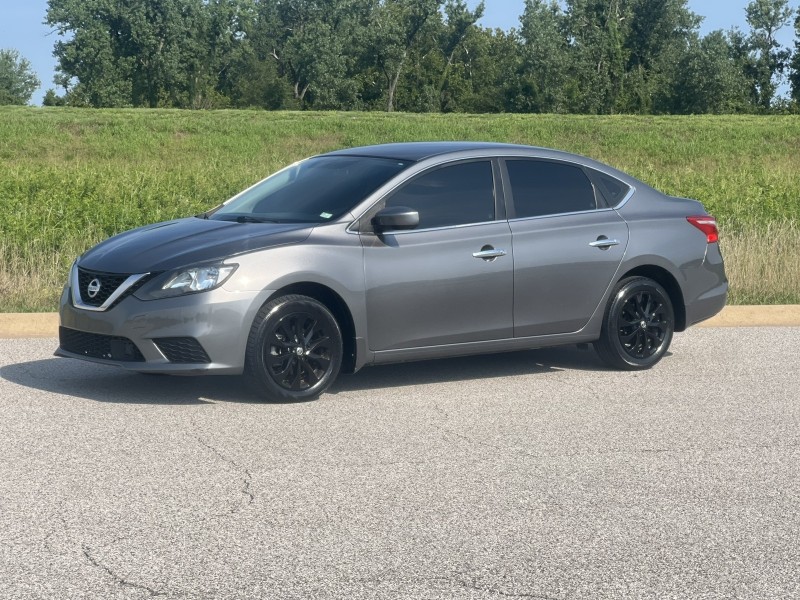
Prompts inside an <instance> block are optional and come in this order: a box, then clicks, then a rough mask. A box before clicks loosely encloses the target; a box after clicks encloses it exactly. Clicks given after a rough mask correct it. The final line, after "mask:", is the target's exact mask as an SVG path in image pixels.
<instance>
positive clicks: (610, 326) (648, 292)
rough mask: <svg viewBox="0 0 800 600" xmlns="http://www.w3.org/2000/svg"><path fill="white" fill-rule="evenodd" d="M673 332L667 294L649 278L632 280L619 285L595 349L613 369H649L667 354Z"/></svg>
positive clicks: (609, 302) (612, 297)
mask: <svg viewBox="0 0 800 600" xmlns="http://www.w3.org/2000/svg"><path fill="white" fill-rule="evenodd" d="M674 331H675V314H674V311H673V308H672V302H671V301H670V299H669V295H668V294H667V292H666V290H664V288H663V287H661V286H660V285H659V284H658V283H656V282H655V281H653V280H652V279H649V278H647V277H629V278H627V279H623V280H622V281H620V282H619V284H617V287H616V289H615V290H614V294H613V295H612V296H611V298H610V299H609V301H608V306H606V312H605V316H604V318H603V327H602V330H601V332H600V339H599V340H597V341H596V342H595V343H594V347H595V349H596V350H597V353H598V354H599V355H600V358H601V359H602V360H603V362H605V363H606V364H607V365H609V366H610V367H614V368H616V369H624V370H627V371H636V370H640V369H648V368H650V367H652V366H653V365H654V364H656V363H657V362H658V361H659V360H661V358H662V357H663V356H664V354H666V352H667V349H668V348H669V344H670V342H671V341H672V334H673V332H674Z"/></svg>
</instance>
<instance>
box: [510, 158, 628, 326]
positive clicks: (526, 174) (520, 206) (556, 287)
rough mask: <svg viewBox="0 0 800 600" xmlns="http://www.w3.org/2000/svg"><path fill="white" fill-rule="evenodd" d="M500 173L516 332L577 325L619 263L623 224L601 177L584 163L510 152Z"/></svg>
mask: <svg viewBox="0 0 800 600" xmlns="http://www.w3.org/2000/svg"><path fill="white" fill-rule="evenodd" d="M503 176H504V182H505V184H506V188H507V197H509V198H510V205H509V209H508V210H509V224H510V227H511V232H512V235H513V249H514V263H515V268H514V336H515V337H527V336H538V335H551V334H560V333H570V332H574V331H578V330H580V329H581V328H582V327H583V326H584V325H586V323H587V322H588V321H589V318H590V317H591V316H592V314H593V313H594V311H595V309H597V308H598V306H599V304H600V301H601V300H602V298H603V295H604V293H605V291H606V289H607V288H608V286H609V285H610V284H611V282H612V280H613V279H614V276H615V274H616V272H617V269H618V267H619V265H620V263H621V262H622V258H623V255H624V254H625V248H626V246H627V243H628V226H627V223H626V222H625V221H624V220H623V219H622V218H621V217H620V216H619V215H618V214H617V212H616V211H615V210H613V209H611V208H609V207H607V206H606V204H605V201H604V198H603V195H602V194H601V193H600V191H598V189H597V188H596V185H595V183H593V181H597V182H598V184H601V182H600V180H597V179H594V178H595V176H600V174H599V173H595V172H592V171H590V170H588V169H586V168H584V167H582V166H581V165H578V164H572V163H566V162H560V161H550V160H533V159H507V160H505V161H504V171H503ZM590 176H591V177H592V179H590ZM602 177H606V176H605V175H603V176H602ZM614 182H615V185H618V186H624V189H625V191H626V192H627V190H629V189H630V188H629V187H628V186H627V185H626V184H624V183H622V182H618V181H616V180H614ZM609 183H610V182H609ZM617 191H618V192H619V190H617ZM623 195H624V194H623Z"/></svg>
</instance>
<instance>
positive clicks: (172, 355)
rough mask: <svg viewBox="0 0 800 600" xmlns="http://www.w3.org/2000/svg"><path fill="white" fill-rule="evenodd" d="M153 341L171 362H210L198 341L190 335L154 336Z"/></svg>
mask: <svg viewBox="0 0 800 600" xmlns="http://www.w3.org/2000/svg"><path fill="white" fill-rule="evenodd" d="M153 343H154V344H155V345H156V346H158V349H159V350H161V352H162V354H163V355H164V356H166V357H167V360H168V361H169V362H172V363H183V364H208V363H210V362H211V359H210V358H209V357H208V354H206V351H205V350H203V347H202V346H201V345H200V342H198V341H197V340H196V339H194V338H191V337H170V338H154V339H153Z"/></svg>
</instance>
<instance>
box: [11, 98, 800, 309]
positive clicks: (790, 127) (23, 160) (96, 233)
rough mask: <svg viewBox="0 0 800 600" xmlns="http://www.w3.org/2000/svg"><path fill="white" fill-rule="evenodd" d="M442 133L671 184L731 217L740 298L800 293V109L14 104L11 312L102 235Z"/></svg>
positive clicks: (39, 300)
mask: <svg viewBox="0 0 800 600" xmlns="http://www.w3.org/2000/svg"><path fill="white" fill-rule="evenodd" d="M437 139H446V140H494V141H506V142H515V143H522V144H532V145H538V146H548V147H554V148H560V149H563V150H568V151H571V152H577V153H579V154H584V155H587V156H591V157H593V158H596V159H598V160H601V161H603V162H606V163H608V164H611V165H613V166H615V167H618V168H620V169H622V170H624V171H627V172H629V173H631V174H632V175H634V176H636V177H638V178H640V179H642V180H643V181H645V182H647V183H649V184H650V185H653V186H654V187H656V188H658V189H660V190H662V191H664V192H666V193H669V194H672V195H678V196H685V197H691V198H697V199H699V200H701V201H702V202H703V203H704V204H705V206H706V208H707V209H708V210H709V211H710V212H711V213H712V214H715V215H716V216H717V217H718V219H719V221H720V224H721V226H722V236H723V237H722V239H723V252H724V254H725V257H726V266H727V269H728V273H729V275H730V278H731V284H732V296H731V298H732V300H733V301H735V302H800V278H798V274H797V270H796V266H795V267H794V268H793V265H795V263H796V262H797V261H796V260H795V257H798V256H800V255H798V249H799V248H800V247H799V245H798V244H799V242H798V238H799V237H800V233H798V223H800V152H798V149H800V117H797V116H786V117H783V116H763V117H762V116H758V117H757V116H745V117H732V116H725V117H709V116H702V117H631V116H613V117H589V116H560V115H413V114H384V113H301V112H277V113H270V112H261V111H217V112H190V111H172V110H81V109H63V108H57V109H56V108H54V109H42V108H27V107H20V108H6V107H3V108H0V211H1V212H0V259H2V264H1V265H0V311H11V310H15V311H16V310H19V311H32V310H52V309H54V307H55V306H56V302H57V297H58V294H59V291H60V288H61V285H62V282H63V280H64V279H65V277H66V273H67V270H68V268H69V265H70V264H71V262H72V260H73V259H74V257H75V256H76V255H77V254H79V253H80V252H82V251H83V250H84V249H86V248H88V247H89V246H91V245H92V244H94V243H96V242H97V241H99V240H101V239H103V238H105V237H107V236H109V235H112V234H114V233H117V232H119V231H123V230H125V229H129V228H131V227H135V226H137V225H141V224H144V223H148V222H155V221H159V220H165V219H170V218H174V217H177V216H185V215H190V214H194V213H197V212H200V211H202V210H205V209H207V208H209V207H211V206H213V205H215V204H217V203H218V202H220V201H221V200H223V199H225V198H227V197H229V196H231V195H232V194H233V193H235V192H237V191H239V190H240V189H242V188H244V187H245V186H247V185H249V184H251V183H253V182H254V181H256V180H258V179H260V178H262V177H264V176H265V175H267V174H269V173H270V172H272V171H274V170H276V169H277V168H279V167H281V166H283V165H285V164H287V163H289V162H291V161H294V160H296V159H299V158H302V157H304V156H308V155H311V154H315V153H318V152H324V151H327V150H333V149H336V148H342V147H347V146H355V145H363V144H374V143H382V142H391V141H410V140H437ZM776 228H777V229H776ZM777 230H779V231H780V235H779V236H778V235H775V232H776V231H777ZM777 238H780V241H776V240H777ZM776 243H778V244H779V245H778V246H777V247H776V246H775V244H776ZM776 252H777V256H779V257H782V258H777V257H776ZM756 274H757V276H758V285H755V283H754V281H753V279H752V278H753V277H755V276H756Z"/></svg>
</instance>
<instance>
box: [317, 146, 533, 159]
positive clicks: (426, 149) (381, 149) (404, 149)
mask: <svg viewBox="0 0 800 600" xmlns="http://www.w3.org/2000/svg"><path fill="white" fill-rule="evenodd" d="M468 150H494V151H500V150H540V151H541V150H546V149H545V148H534V147H533V146H521V145H518V144H502V143H498V142H400V143H394V144H378V145H375V146H361V147H358V148H345V149H344V150H335V151H333V152H328V153H327V154H324V155H323V156H374V157H376V158H391V159H395V160H408V161H414V162H417V161H420V160H424V159H426V158H431V157H433V156H440V155H443V154H454V153H457V152H465V151H468Z"/></svg>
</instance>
